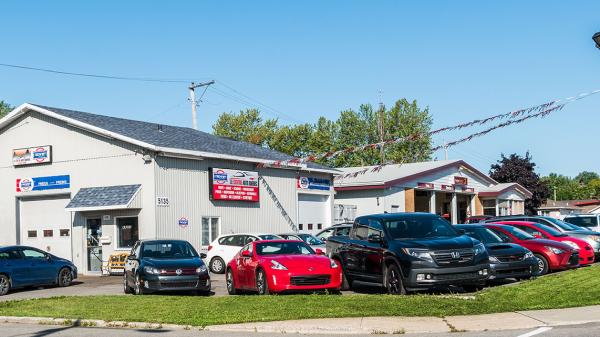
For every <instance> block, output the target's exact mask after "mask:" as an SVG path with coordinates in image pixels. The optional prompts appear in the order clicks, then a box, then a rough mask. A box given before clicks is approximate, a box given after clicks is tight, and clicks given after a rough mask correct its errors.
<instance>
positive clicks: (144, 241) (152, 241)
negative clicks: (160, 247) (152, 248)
mask: <svg viewBox="0 0 600 337" xmlns="http://www.w3.org/2000/svg"><path fill="white" fill-rule="evenodd" d="M140 242H141V243H157V242H185V243H189V242H188V241H186V240H181V239H143V240H140Z"/></svg>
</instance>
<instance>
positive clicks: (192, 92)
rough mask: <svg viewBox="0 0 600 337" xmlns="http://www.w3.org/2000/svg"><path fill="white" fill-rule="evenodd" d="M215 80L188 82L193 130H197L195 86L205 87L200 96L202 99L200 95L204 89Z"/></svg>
mask: <svg viewBox="0 0 600 337" xmlns="http://www.w3.org/2000/svg"><path fill="white" fill-rule="evenodd" d="M214 83H215V81H209V82H204V83H198V84H195V83H194V82H192V84H190V86H189V89H190V98H189V100H190V102H191V103H192V128H194V130H198V115H197V114H196V107H197V106H198V102H196V91H195V90H196V88H200V87H206V88H205V89H204V92H202V95H201V96H200V100H201V99H202V96H204V93H205V92H206V90H207V89H208V86H209V85H211V84H214Z"/></svg>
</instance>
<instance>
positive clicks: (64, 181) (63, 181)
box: [17, 175, 71, 192]
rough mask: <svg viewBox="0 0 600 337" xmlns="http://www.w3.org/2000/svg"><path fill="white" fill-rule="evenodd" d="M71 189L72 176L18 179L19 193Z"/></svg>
mask: <svg viewBox="0 0 600 337" xmlns="http://www.w3.org/2000/svg"><path fill="white" fill-rule="evenodd" d="M70 187H71V176H70V175H62V176H48V177H35V178H19V179H17V192H29V191H46V190H58V189H64V188H70Z"/></svg>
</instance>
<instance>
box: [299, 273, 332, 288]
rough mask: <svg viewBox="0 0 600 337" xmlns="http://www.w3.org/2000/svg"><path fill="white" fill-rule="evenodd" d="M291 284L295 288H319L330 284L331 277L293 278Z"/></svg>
mask: <svg viewBox="0 0 600 337" xmlns="http://www.w3.org/2000/svg"><path fill="white" fill-rule="evenodd" d="M290 283H291V284H292V285H293V286H317V285H324V284H328V283H329V275H311V276H292V277H290Z"/></svg>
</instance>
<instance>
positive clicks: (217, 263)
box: [210, 257, 225, 274]
mask: <svg viewBox="0 0 600 337" xmlns="http://www.w3.org/2000/svg"><path fill="white" fill-rule="evenodd" d="M224 265H225V263H224V262H223V260H222V259H221V258H218V257H215V258H214V259H212V261H211V262H210V269H211V270H212V272H213V273H216V274H222V273H223V268H224Z"/></svg>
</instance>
